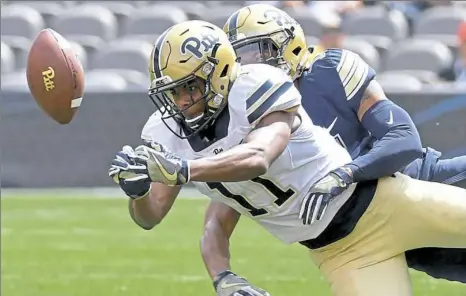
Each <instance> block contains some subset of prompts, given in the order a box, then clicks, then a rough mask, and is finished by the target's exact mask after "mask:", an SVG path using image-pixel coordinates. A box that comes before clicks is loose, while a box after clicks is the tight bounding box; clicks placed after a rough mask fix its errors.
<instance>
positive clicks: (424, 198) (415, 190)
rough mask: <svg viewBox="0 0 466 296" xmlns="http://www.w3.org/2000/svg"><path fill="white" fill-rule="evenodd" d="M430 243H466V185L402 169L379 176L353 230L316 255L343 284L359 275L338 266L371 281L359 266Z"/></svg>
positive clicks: (461, 245) (334, 282)
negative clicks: (424, 177) (429, 178)
mask: <svg viewBox="0 0 466 296" xmlns="http://www.w3.org/2000/svg"><path fill="white" fill-rule="evenodd" d="M447 197H448V198H447ZM428 246H432V247H447V248H448V247H450V248H466V190H465V189H462V188H458V187H454V186H449V185H444V184H440V183H434V182H424V181H419V180H414V179H411V178H410V177H408V176H405V175H402V174H397V175H396V177H387V178H383V179H380V180H379V182H378V185H377V190H376V192H375V195H374V198H373V200H372V202H371V204H370V205H369V207H368V208H367V210H366V211H365V213H364V214H363V215H362V217H361V218H360V219H359V221H358V223H357V225H356V227H355V228H354V229H353V231H352V232H351V233H350V234H349V235H347V236H346V237H344V238H343V239H340V240H338V241H336V242H334V243H332V244H329V245H327V246H324V247H321V248H318V249H315V250H312V251H311V255H312V257H313V260H314V261H315V263H316V264H317V266H319V268H320V269H321V271H322V272H323V273H324V275H325V276H326V277H327V279H329V281H331V282H332V285H334V286H335V285H336V286H337V287H339V286H340V285H343V286H345V285H352V283H351V281H356V279H354V278H352V277H350V278H344V279H341V278H340V277H339V276H334V275H333V274H334V272H336V271H338V270H341V269H343V268H345V270H347V271H348V273H349V274H353V273H355V274H357V275H358V277H357V281H358V282H359V281H364V277H365V276H366V277H367V281H368V282H369V281H370V280H371V279H370V277H369V275H368V274H366V275H365V274H364V273H358V272H357V271H358V270H360V269H361V268H364V267H368V266H373V265H377V264H380V263H382V262H385V261H387V260H388V259H390V258H393V257H396V256H398V255H400V254H403V253H404V252H405V251H407V250H410V249H417V248H423V247H428ZM364 275H365V276H364ZM373 276H375V275H373ZM378 276H380V277H384V276H385V274H379V275H378ZM339 281H342V283H340V282H339ZM348 281H349V282H348ZM345 282H346V283H345ZM403 285H405V286H406V285H408V284H406V283H404V284H403ZM408 286H409V285H408ZM384 288H385V287H384ZM368 289H369V288H368ZM386 289H387V291H389V292H387V293H392V295H397V292H396V290H391V289H397V286H395V287H389V286H387V287H386Z"/></svg>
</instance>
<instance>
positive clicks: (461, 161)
mask: <svg viewBox="0 0 466 296" xmlns="http://www.w3.org/2000/svg"><path fill="white" fill-rule="evenodd" d="M440 156H441V153H440V152H438V151H435V150H434V149H432V148H427V149H425V151H424V155H423V157H422V158H419V159H417V160H415V161H413V162H412V163H411V164H409V165H408V166H407V167H406V168H405V169H404V170H403V173H404V174H406V175H408V176H410V177H411V178H414V179H419V180H425V181H432V182H439V183H445V184H450V185H453V186H459V187H462V188H466V155H464V156H459V157H455V158H452V159H440ZM406 261H407V262H408V266H409V267H410V268H413V269H416V270H418V271H422V272H425V273H427V274H428V275H430V276H432V277H434V278H441V279H446V280H450V281H458V282H462V283H465V284H466V249H446V248H422V249H415V250H410V251H408V252H406Z"/></svg>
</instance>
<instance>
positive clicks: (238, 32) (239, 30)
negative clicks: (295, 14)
mask: <svg viewBox="0 0 466 296" xmlns="http://www.w3.org/2000/svg"><path fill="white" fill-rule="evenodd" d="M223 30H224V32H225V33H227V35H228V36H229V38H230V41H231V42H232V44H233V46H234V48H235V50H236V52H237V55H238V56H241V63H242V64H244V63H251V62H255V63H265V64H270V65H272V66H275V67H278V68H281V69H282V70H284V71H285V73H287V75H288V76H290V78H292V79H293V80H294V79H296V78H297V77H299V76H300V75H301V73H302V71H303V70H304V69H305V68H306V65H307V64H308V57H309V52H308V50H307V42H306V36H305V34H304V31H303V29H302V28H301V26H300V25H299V23H298V22H296V20H294V19H293V18H292V17H290V16H289V15H288V14H287V13H286V12H284V11H282V10H280V9H278V8H276V7H274V6H271V5H267V4H253V5H249V6H246V7H243V8H241V9H240V10H238V11H236V12H235V13H233V14H232V15H231V16H230V17H229V18H228V20H227V22H226V23H225V25H224V27H223ZM253 43H256V45H254V46H253V45H251V44H253ZM267 44H270V45H273V47H274V49H275V51H276V53H273V54H272V56H273V58H272V59H270V58H267V56H268V51H270V50H269V49H270V48H273V47H270V45H267ZM246 47H249V48H246ZM254 47H255V49H254ZM253 51H256V52H258V53H256V57H252V56H251V55H252V52H253ZM246 55H248V56H246Z"/></svg>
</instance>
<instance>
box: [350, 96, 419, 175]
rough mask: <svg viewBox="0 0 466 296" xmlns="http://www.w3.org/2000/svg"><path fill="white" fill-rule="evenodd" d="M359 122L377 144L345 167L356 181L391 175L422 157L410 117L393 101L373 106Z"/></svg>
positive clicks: (416, 132) (417, 135)
mask: <svg viewBox="0 0 466 296" xmlns="http://www.w3.org/2000/svg"><path fill="white" fill-rule="evenodd" d="M361 123H362V125H363V126H364V128H365V129H366V130H368V131H369V132H370V133H371V134H372V135H373V136H374V137H375V138H376V139H377V141H376V142H375V143H374V145H373V147H372V149H371V150H369V151H368V152H367V153H366V154H364V155H362V156H359V157H357V158H356V159H355V160H354V161H353V162H352V163H350V164H348V166H349V167H350V168H351V169H352V171H353V180H354V181H355V182H359V181H365V180H371V179H372V180H373V179H378V178H381V177H384V176H389V175H392V174H393V173H395V172H397V171H399V170H400V169H402V168H403V167H405V166H406V165H408V164H409V163H411V162H412V161H414V160H415V159H416V158H418V157H420V156H421V155H422V145H421V139H420V137H419V133H418V131H417V129H416V127H415V125H414V123H413V121H412V120H411V117H410V116H409V114H408V113H407V112H406V111H405V110H404V109H402V108H401V107H399V106H398V105H396V104H394V103H393V102H391V101H389V100H383V101H380V102H378V103H376V104H375V105H374V106H372V107H371V108H369V110H367V112H366V113H365V114H364V116H363V118H362V120H361Z"/></svg>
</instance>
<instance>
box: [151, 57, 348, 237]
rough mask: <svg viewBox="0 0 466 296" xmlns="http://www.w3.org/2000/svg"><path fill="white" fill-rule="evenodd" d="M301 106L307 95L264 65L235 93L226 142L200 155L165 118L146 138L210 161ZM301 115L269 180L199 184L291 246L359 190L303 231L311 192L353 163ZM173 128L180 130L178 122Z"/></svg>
mask: <svg viewBox="0 0 466 296" xmlns="http://www.w3.org/2000/svg"><path fill="white" fill-rule="evenodd" d="M300 103H301V95H300V94H299V92H298V90H297V89H296V88H295V87H294V85H293V82H292V81H291V80H290V79H289V78H288V76H286V75H285V74H284V73H283V71H282V70H280V69H277V68H274V67H272V66H269V65H264V64H254V65H246V66H242V68H241V71H240V75H239V76H238V78H237V79H236V81H235V83H234V85H233V86H232V88H231V90H230V93H229V97H228V108H229V109H228V111H229V114H230V116H229V117H230V119H229V124H228V133H227V135H226V136H225V137H224V138H222V139H220V140H218V141H216V142H214V143H213V144H212V145H210V146H208V147H207V148H205V149H203V150H201V151H198V152H196V151H194V150H193V148H192V147H191V145H190V143H189V142H188V140H185V139H180V138H178V137H176V136H175V135H174V134H172V133H171V132H170V131H169V130H168V128H167V127H166V126H165V124H164V123H163V122H162V121H161V119H160V113H159V112H155V113H154V114H153V115H152V116H151V117H150V118H149V120H148V122H147V123H146V125H145V126H144V128H143V131H142V138H143V139H144V140H151V141H156V142H158V143H161V144H163V145H164V146H166V147H167V148H168V149H170V150H172V151H173V152H175V153H177V154H178V155H180V156H182V157H184V158H186V159H196V158H200V157H210V156H214V155H215V154H216V153H218V152H219V151H225V150H228V149H230V148H232V147H234V146H236V145H238V144H240V142H241V141H242V140H243V139H244V138H245V137H246V136H247V135H248V133H249V132H250V131H251V130H252V129H253V128H254V127H255V125H257V123H258V122H259V121H260V120H261V118H263V117H264V116H265V115H267V114H270V113H271V112H274V111H280V110H288V109H291V108H293V107H297V106H300ZM298 112H299V115H300V117H301V118H302V123H301V126H300V127H299V128H298V129H297V130H296V131H295V132H294V133H293V134H292V136H291V139H290V141H289V143H288V145H287V147H286V149H285V150H284V152H283V153H282V154H281V155H280V156H279V157H278V159H277V160H276V161H275V162H274V163H273V164H272V165H271V166H270V168H269V170H268V172H267V173H266V174H264V175H262V176H260V177H259V178H255V179H253V180H251V181H244V182H226V183H208V184H206V183H203V182H193V183H194V184H195V186H196V187H197V189H198V190H199V191H200V192H202V193H203V194H205V195H207V196H209V197H210V198H212V199H213V200H217V201H221V202H223V203H225V204H227V205H228V206H230V207H232V208H234V209H235V210H237V211H238V212H240V213H241V214H242V215H246V216H249V217H251V218H252V219H254V220H255V221H257V222H258V223H259V224H261V225H262V226H263V227H264V228H266V229H267V230H268V231H269V232H270V233H271V234H273V235H274V236H276V237H277V238H279V239H280V240H282V241H283V242H285V243H293V242H298V241H303V240H308V239H311V238H315V237H317V236H318V235H319V234H320V233H321V232H322V231H323V230H324V229H325V227H326V226H327V225H328V224H329V223H330V221H331V220H332V218H333V217H334V215H335V213H336V212H337V211H338V209H339V208H340V207H341V206H342V205H343V204H344V203H345V201H346V200H347V199H348V198H349V196H350V195H351V193H352V191H353V190H354V185H353V186H351V188H350V189H348V190H347V191H345V193H343V194H342V196H340V197H338V198H336V199H335V201H334V202H333V203H332V204H331V205H330V206H329V208H328V209H327V213H326V215H325V218H324V219H323V220H322V221H321V222H319V223H317V224H316V225H313V226H304V225H302V222H301V220H300V219H298V213H299V209H300V203H301V201H302V199H303V198H304V197H305V196H306V194H307V192H308V190H309V188H310V186H311V185H312V184H314V183H315V182H316V181H318V180H319V179H320V178H322V177H324V176H325V175H326V174H327V173H328V172H330V171H331V170H333V169H335V168H337V167H340V166H342V165H344V164H346V163H349V162H350V161H351V157H350V156H349V154H348V153H347V152H346V150H345V149H343V148H342V147H341V146H340V145H338V143H337V142H336V141H335V140H334V139H333V137H332V136H330V134H328V132H327V131H326V130H325V129H322V128H320V127H317V126H314V125H313V124H312V121H311V119H310V118H309V117H308V116H307V114H306V113H305V111H304V110H303V109H302V108H301V107H299V111H298ZM168 124H169V125H173V126H172V127H173V128H175V127H176V123H175V122H174V121H171V122H168Z"/></svg>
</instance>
